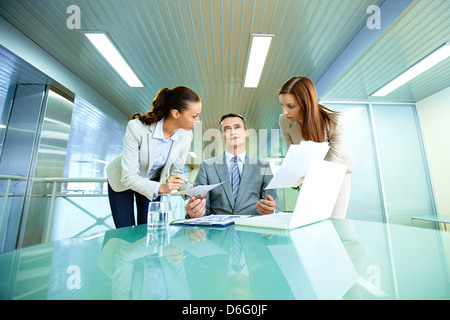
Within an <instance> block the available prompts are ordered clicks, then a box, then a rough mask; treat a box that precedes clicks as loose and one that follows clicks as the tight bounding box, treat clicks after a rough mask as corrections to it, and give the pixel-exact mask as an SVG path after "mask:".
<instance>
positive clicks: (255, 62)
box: [244, 34, 274, 88]
mask: <svg viewBox="0 0 450 320" xmlns="http://www.w3.org/2000/svg"><path fill="white" fill-rule="evenodd" d="M273 36H274V35H273V34H272V35H271V34H267V35H258V34H254V35H253V36H252V43H251V47H250V54H249V57H248V62H247V73H246V75H245V81H244V87H245V88H256V87H258V83H259V78H260V77H261V73H262V70H263V68H264V64H265V62H266V57H267V53H268V52H269V47H270V43H271V41H272V38H273Z"/></svg>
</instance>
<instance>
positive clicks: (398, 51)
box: [0, 0, 450, 130]
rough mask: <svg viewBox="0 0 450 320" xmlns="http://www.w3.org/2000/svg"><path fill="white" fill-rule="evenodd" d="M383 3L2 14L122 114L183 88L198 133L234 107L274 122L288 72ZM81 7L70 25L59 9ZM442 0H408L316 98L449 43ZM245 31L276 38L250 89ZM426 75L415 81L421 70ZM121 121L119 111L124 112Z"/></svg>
mask: <svg viewBox="0 0 450 320" xmlns="http://www.w3.org/2000/svg"><path fill="white" fill-rule="evenodd" d="M382 3H383V1H382V0H345V1H342V0H329V1H325V0H309V1H306V0H178V1H177V0H167V1H163V0H153V1H150V0H147V1H144V0H89V1H87V0H84V1H79V0H51V1H50V0H40V1H32V0H14V1H11V0H8V1H0V15H1V16H2V17H3V18H5V19H6V20H7V21H8V22H9V23H11V24H12V25H14V26H15V27H16V28H17V29H19V30H20V31H21V32H23V33H24V34H25V35H26V36H28V37H29V38H30V39H31V40H33V41H34V42H35V43H37V44H38V45H39V46H40V47H42V48H43V49H44V50H45V51H47V52H48V53H49V54H50V55H52V56H53V57H54V58H55V59H57V60H58V61H59V62H61V63H62V64H63V65H65V66H66V67H67V68H68V69H69V70H71V71H72V72H73V73H74V74H76V75H77V76H79V77H80V78H81V79H83V80H84V81H85V82H86V83H87V84H89V85H90V86H91V87H92V88H94V89H95V90H96V91H97V92H99V93H100V94H101V95H103V96H104V97H105V98H106V99H108V100H109V101H110V102H111V103H113V104H114V105H116V106H117V107H118V108H119V109H121V110H122V111H123V112H124V113H125V114H126V115H131V114H133V113H135V112H146V111H147V110H148V109H149V108H150V106H151V101H152V100H153V98H154V96H155V95H156V93H157V91H158V90H159V89H160V88H162V87H169V88H170V87H173V86H177V85H185V86H188V87H191V88H192V89H193V90H194V91H196V92H197V93H199V95H200V96H201V98H202V101H203V112H202V116H201V118H202V123H203V130H206V129H208V128H211V127H216V124H217V121H218V118H219V117H220V115H221V114H223V113H227V112H237V113H240V114H242V115H244V116H245V117H246V118H247V121H248V125H249V127H251V128H255V129H259V128H267V129H271V128H277V127H278V115H279V113H280V112H281V108H280V106H279V103H278V96H277V90H278V88H279V87H280V86H281V84H282V83H283V82H284V81H285V80H287V79H288V78H289V77H291V76H293V75H299V74H303V75H307V76H309V77H310V78H311V79H312V80H313V81H314V82H317V81H318V80H319V79H321V77H322V76H323V75H324V74H325V73H326V71H327V70H328V68H329V67H330V66H331V65H332V64H333V62H334V61H335V60H336V59H337V58H338V56H339V55H340V53H341V52H342V51H343V50H344V49H345V48H346V47H347V45H348V44H349V43H350V42H351V41H352V39H353V38H354V37H355V35H357V34H358V32H359V31H360V30H361V29H362V28H365V25H366V20H367V18H368V16H369V15H368V14H367V13H366V10H367V8H368V7H369V6H370V5H372V4H375V5H378V6H381V5H382ZM73 4H76V5H77V6H79V8H80V10H81V29H80V30H76V29H72V30H71V29H68V28H67V25H66V21H67V18H68V17H69V15H70V14H68V13H67V8H68V7H69V6H70V5H73ZM449 4H450V1H446V0H432V1H425V0H421V1H419V0H417V1H413V3H412V4H411V5H410V6H409V7H408V8H407V10H405V11H404V12H403V13H402V14H401V16H400V17H399V18H398V19H397V20H395V21H394V23H393V24H392V25H391V26H390V27H389V28H388V29H387V30H386V31H385V32H383V34H382V35H381V36H380V37H379V38H378V39H377V40H376V41H375V42H374V43H373V44H372V45H371V47H370V48H369V49H368V50H366V51H365V52H364V53H363V55H362V56H361V57H360V58H359V59H357V60H356V61H355V63H354V64H353V65H352V66H351V67H350V68H349V69H348V70H347V71H346V72H345V73H344V74H343V75H342V76H341V77H340V78H339V79H338V80H337V81H336V82H335V84H334V85H333V86H332V87H331V88H330V89H328V90H327V91H326V92H324V94H323V95H322V96H321V98H322V99H326V100H335V99H344V100H367V99H368V94H370V93H372V92H373V91H375V90H376V89H378V88H379V87H380V86H382V85H383V84H385V83H386V82H388V81H389V80H391V79H392V78H393V77H394V76H396V75H398V73H400V72H401V71H403V70H404V69H405V68H406V67H408V66H409V65H411V64H413V63H414V62H416V61H417V60H418V59H420V58H422V57H423V56H425V55H426V54H427V53H429V52H431V51H432V50H433V49H435V48H436V47H437V46H439V45H441V44H442V43H444V42H445V41H448V40H449V26H448V21H449V19H448V13H449ZM82 31H105V32H107V34H108V35H109V37H110V38H111V39H112V40H113V42H114V43H115V44H116V46H117V47H118V48H119V50H120V51H121V53H122V54H123V55H124V57H125V58H126V60H127V61H128V63H129V64H130V66H131V68H132V69H133V70H134V71H135V72H136V74H137V75H138V77H139V78H140V80H141V81H142V82H143V84H144V87H143V88H130V87H128V86H127V84H126V83H125V82H124V81H123V80H122V78H120V77H119V76H118V75H117V74H116V72H115V71H114V70H113V69H112V68H111V67H110V66H109V64H108V63H107V62H106V61H105V60H104V59H103V58H102V57H101V56H100V55H99V53H98V52H97V51H96V49H95V48H94V47H93V46H92V45H91V44H90V43H89V42H88V40H87V39H86V38H85V37H84V35H83V34H82ZM252 33H270V34H274V35H275V37H274V39H273V41H272V46H271V49H270V51H269V55H268V60H267V64H266V66H265V68H264V71H263V74H262V78H261V81H260V84H259V87H258V88H256V89H249V88H244V87H243V82H244V72H245V69H246V61H247V56H248V51H249V43H250V36H251V34H252ZM449 66H450V62H446V63H444V64H443V65H441V66H440V67H436V68H435V70H430V71H429V72H428V73H427V74H424V76H423V77H419V78H418V79H416V81H414V82H411V84H409V85H407V86H405V87H404V88H401V89H399V90H398V91H397V92H395V94H392V96H388V97H387V98H386V100H389V101H415V100H419V99H420V98H424V97H426V96H428V95H430V94H432V93H434V92H436V91H438V89H439V88H443V87H446V86H448V85H449V77H448V74H449V72H448V71H449ZM422 78H423V79H422ZM124 121H125V119H124Z"/></svg>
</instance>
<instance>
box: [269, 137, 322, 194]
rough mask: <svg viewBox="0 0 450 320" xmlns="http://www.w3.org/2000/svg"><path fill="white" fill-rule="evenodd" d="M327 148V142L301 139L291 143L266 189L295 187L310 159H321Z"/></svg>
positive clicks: (309, 163) (303, 174)
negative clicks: (297, 142) (298, 141)
mask: <svg viewBox="0 0 450 320" xmlns="http://www.w3.org/2000/svg"><path fill="white" fill-rule="evenodd" d="M329 148H330V147H329V145H328V142H313V141H302V142H300V144H292V145H291V146H290V147H289V150H288V152H287V153H286V156H285V157H284V160H283V163H282V164H281V166H280V168H279V169H278V171H277V172H276V173H275V174H274V176H273V177H272V180H270V182H269V184H268V185H267V187H266V189H276V188H289V187H297V186H298V185H299V184H300V182H301V178H303V177H304V176H305V175H306V172H308V169H309V166H310V165H311V161H313V160H323V159H324V158H325V156H326V154H327V152H328V149H329Z"/></svg>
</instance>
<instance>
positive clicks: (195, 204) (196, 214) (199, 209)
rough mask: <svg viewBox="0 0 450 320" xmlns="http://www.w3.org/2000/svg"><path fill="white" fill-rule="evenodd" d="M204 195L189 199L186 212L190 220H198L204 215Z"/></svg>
mask: <svg viewBox="0 0 450 320" xmlns="http://www.w3.org/2000/svg"><path fill="white" fill-rule="evenodd" d="M205 197H206V194H204V195H202V196H194V197H192V198H190V199H189V201H188V203H187V205H186V212H187V214H188V215H189V217H190V218H200V217H203V216H204V215H205V213H206V199H205Z"/></svg>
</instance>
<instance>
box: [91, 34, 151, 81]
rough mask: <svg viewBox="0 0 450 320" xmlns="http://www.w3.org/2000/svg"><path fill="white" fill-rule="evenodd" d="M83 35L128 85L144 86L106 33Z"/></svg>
mask: <svg viewBox="0 0 450 320" xmlns="http://www.w3.org/2000/svg"><path fill="white" fill-rule="evenodd" d="M84 35H85V36H86V37H87V38H88V39H89V41H90V42H91V43H92V44H93V45H94V46H95V48H97V50H98V51H99V52H100V53H101V54H102V56H103V57H104V58H105V59H106V60H107V61H108V62H109V64H110V65H111V66H112V67H113V68H114V69H115V70H116V71H117V73H119V75H120V76H121V77H122V78H123V79H124V80H125V81H126V83H128V85H129V86H130V87H143V86H144V85H143V84H142V83H141V81H140V80H139V79H138V77H137V76H136V74H135V73H134V72H133V70H131V68H130V66H129V65H128V64H127V63H126V61H125V60H124V59H123V57H122V56H121V55H120V53H119V51H117V49H116V48H115V47H114V45H113V44H112V42H111V41H110V40H109V39H108V37H107V36H106V34H104V33H103V32H85V33H84Z"/></svg>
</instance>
